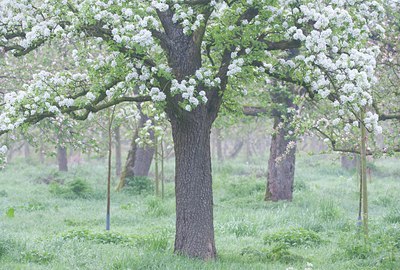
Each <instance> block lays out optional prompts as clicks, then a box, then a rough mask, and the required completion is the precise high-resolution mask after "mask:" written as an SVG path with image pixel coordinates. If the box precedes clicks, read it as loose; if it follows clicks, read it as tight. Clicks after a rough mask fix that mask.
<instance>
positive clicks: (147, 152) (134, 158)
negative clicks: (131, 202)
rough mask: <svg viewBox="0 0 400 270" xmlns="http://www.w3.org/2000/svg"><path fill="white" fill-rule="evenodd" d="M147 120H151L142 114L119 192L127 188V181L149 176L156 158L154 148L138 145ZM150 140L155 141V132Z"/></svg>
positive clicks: (151, 133) (119, 185)
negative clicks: (137, 141)
mask: <svg viewBox="0 0 400 270" xmlns="http://www.w3.org/2000/svg"><path fill="white" fill-rule="evenodd" d="M147 120H149V118H148V117H147V116H146V115H144V114H141V118H140V120H139V123H138V127H137V129H136V131H135V133H134V135H133V138H132V141H131V146H130V149H129V152H128V156H127V158H126V162H125V166H124V170H123V172H122V174H121V178H120V182H119V184H118V187H117V190H120V189H122V188H123V187H124V186H125V182H126V179H129V178H133V177H135V176H148V175H149V171H150V166H151V162H152V160H153V156H154V147H153V146H139V145H138V144H137V143H136V139H137V138H139V130H140V129H141V128H143V127H144V125H145V123H146V121H147ZM150 139H151V140H154V132H153V131H150Z"/></svg>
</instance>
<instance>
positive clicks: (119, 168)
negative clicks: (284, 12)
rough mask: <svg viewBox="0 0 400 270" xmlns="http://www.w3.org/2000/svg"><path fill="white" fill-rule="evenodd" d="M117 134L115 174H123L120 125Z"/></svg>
mask: <svg viewBox="0 0 400 270" xmlns="http://www.w3.org/2000/svg"><path fill="white" fill-rule="evenodd" d="M114 134H115V174H116V175H117V176H121V171H122V158H121V155H122V153H121V131H120V127H119V126H118V127H116V128H115V130H114Z"/></svg>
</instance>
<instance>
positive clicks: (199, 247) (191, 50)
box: [158, 9, 231, 260]
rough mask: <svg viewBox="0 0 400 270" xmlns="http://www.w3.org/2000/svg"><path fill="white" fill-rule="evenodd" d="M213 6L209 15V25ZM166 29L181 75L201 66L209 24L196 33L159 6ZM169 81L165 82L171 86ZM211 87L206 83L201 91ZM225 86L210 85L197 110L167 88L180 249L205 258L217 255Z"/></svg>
mask: <svg viewBox="0 0 400 270" xmlns="http://www.w3.org/2000/svg"><path fill="white" fill-rule="evenodd" d="M211 12H212V9H209V10H208V11H207V12H206V14H204V15H205V16H204V17H205V25H206V24H207V20H208V17H209V16H210V15H211ZM158 15H159V18H160V21H161V23H162V25H163V28H164V31H165V34H162V33H159V35H158V37H159V39H160V41H161V46H162V47H163V49H164V50H165V51H166V53H167V58H168V65H169V67H170V68H171V69H172V72H173V74H174V77H175V78H176V79H177V80H178V81H182V80H183V79H186V78H188V77H189V76H192V75H194V74H195V73H196V71H197V70H198V69H199V68H200V67H201V62H202V61H201V57H202V56H201V44H202V39H203V36H204V33H205V27H204V26H201V27H199V28H198V29H197V30H196V31H194V32H193V33H192V34H191V35H185V34H184V33H183V29H182V28H181V27H180V26H179V25H177V24H175V23H174V22H173V12H172V11H171V10H167V11H165V12H158ZM230 56H231V51H225V52H224V55H223V57H222V58H223V59H222V65H221V67H220V70H219V73H220V74H219V77H220V78H221V84H220V90H222V89H225V87H226V83H227V77H226V73H227V71H228V66H229V61H230V59H231V57H230ZM168 85H169V84H168V83H166V84H165V85H164V87H165V88H168ZM202 90H206V89H204V88H203V86H202V85H201V84H200V85H198V88H197V89H196V91H197V92H200V91H202ZM221 93H222V92H220V91H219V89H217V88H215V89H208V91H207V97H208V102H207V104H206V105H199V106H198V107H197V108H195V109H193V111H191V112H187V111H185V110H182V109H181V106H180V104H179V103H180V101H181V98H180V97H179V95H178V96H172V95H170V94H169V93H168V90H167V99H166V102H167V105H166V107H165V108H166V109H165V111H166V113H167V115H168V117H169V119H170V121H171V126H172V137H173V140H174V148H175V195H176V234H175V253H177V254H183V255H185V256H188V257H192V258H201V259H204V260H209V259H214V258H215V257H216V249H215V242H214V225H213V198H212V176H211V153H210V131H211V125H212V123H213V121H214V120H215V118H216V117H217V113H218V110H219V108H220V105H221V102H222V95H221Z"/></svg>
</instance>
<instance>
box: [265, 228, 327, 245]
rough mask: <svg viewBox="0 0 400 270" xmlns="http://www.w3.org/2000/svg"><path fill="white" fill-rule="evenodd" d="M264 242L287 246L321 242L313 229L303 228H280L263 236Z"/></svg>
mask: <svg viewBox="0 0 400 270" xmlns="http://www.w3.org/2000/svg"><path fill="white" fill-rule="evenodd" d="M264 243H265V244H272V243H279V244H285V245H288V246H312V245H317V244H321V243H322V239H321V237H320V236H319V235H318V234H317V233H316V232H314V231H309V230H306V229H303V228H297V229H289V230H282V231H278V232H275V233H272V234H267V235H265V236H264Z"/></svg>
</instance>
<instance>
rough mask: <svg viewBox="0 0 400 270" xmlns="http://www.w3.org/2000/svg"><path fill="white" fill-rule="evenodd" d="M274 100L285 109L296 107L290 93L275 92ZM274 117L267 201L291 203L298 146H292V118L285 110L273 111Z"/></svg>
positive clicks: (266, 193)
mask: <svg viewBox="0 0 400 270" xmlns="http://www.w3.org/2000/svg"><path fill="white" fill-rule="evenodd" d="M272 99H273V101H274V103H275V104H285V108H290V107H294V104H293V100H292V98H291V94H290V93H288V92H284V91H276V92H273V93H272ZM272 115H273V117H274V130H275V133H274V134H273V135H272V138H271V147H270V156H269V160H268V174H267V189H266V192H265V200H266V201H280V200H287V201H291V200H292V198H293V182H294V171H295V161H296V144H294V145H290V144H293V141H294V138H291V137H292V136H290V135H289V130H290V122H289V121H290V119H291V117H290V115H288V114H287V113H286V110H285V109H284V110H283V111H282V109H280V110H279V109H273V110H272ZM284 116H285V117H284ZM284 118H286V121H284ZM294 142H295V141H294Z"/></svg>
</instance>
